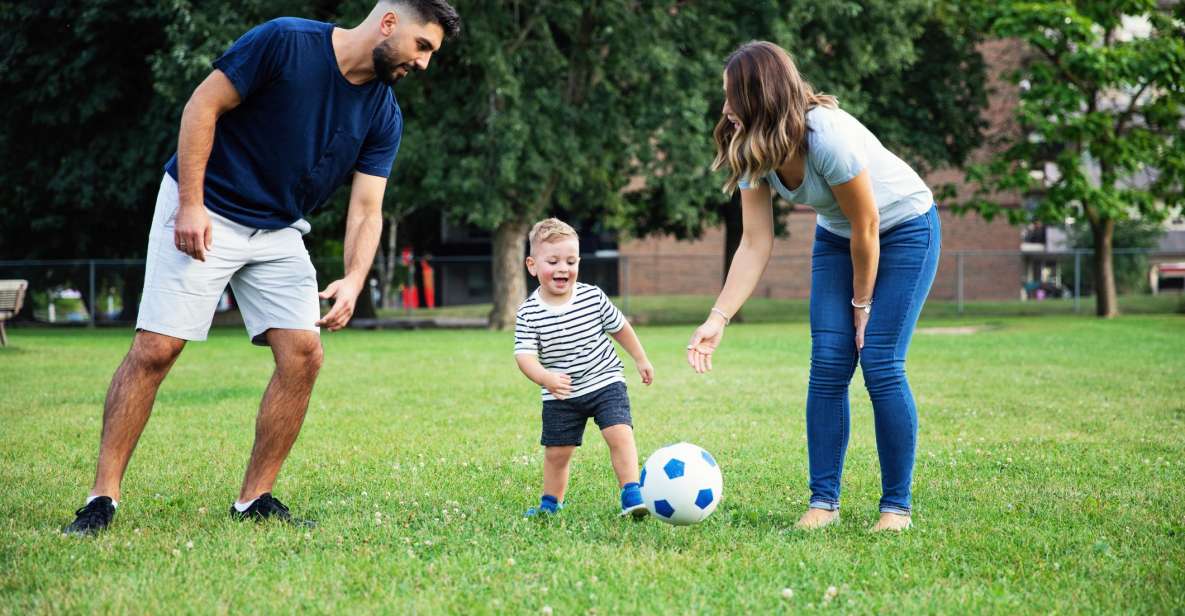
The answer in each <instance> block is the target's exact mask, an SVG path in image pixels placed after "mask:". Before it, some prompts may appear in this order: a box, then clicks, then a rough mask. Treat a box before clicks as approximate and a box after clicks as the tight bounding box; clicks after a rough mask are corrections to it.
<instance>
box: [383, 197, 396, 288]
mask: <svg viewBox="0 0 1185 616" xmlns="http://www.w3.org/2000/svg"><path fill="white" fill-rule="evenodd" d="M398 231H399V218H397V217H396V216H395V215H394V214H392V215H390V216H388V217H387V254H386V255H384V256H385V257H386V258H385V259H384V260H383V281H382V282H383V307H384V308H398V307H399V306H397V305H396V302H395V300H396V294H395V266H396V265H397V264H398V263H399V253H398V252H397V251H396V249H397V248H398V246H397V245H396V240H397V239H398V237H397V235H396V234H397V232H398Z"/></svg>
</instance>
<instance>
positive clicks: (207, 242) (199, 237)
mask: <svg viewBox="0 0 1185 616" xmlns="http://www.w3.org/2000/svg"><path fill="white" fill-rule="evenodd" d="M173 245H174V246H176V247H177V250H180V251H181V252H183V253H185V254H187V255H189V256H191V257H193V258H195V259H197V260H198V261H205V260H206V253H207V252H209V250H210V248H211V247H213V246H214V226H213V225H211V224H210V214H209V213H207V212H206V206H204V205H196V206H182V207H180V208H177V218H176V220H175V221H174V222H173Z"/></svg>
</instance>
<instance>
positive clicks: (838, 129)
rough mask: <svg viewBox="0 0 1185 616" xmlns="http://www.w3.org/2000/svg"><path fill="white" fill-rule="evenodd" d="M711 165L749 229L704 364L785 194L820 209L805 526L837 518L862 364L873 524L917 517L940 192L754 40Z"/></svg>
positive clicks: (729, 70)
mask: <svg viewBox="0 0 1185 616" xmlns="http://www.w3.org/2000/svg"><path fill="white" fill-rule="evenodd" d="M724 94H725V103H724V109H723V117H722V118H721V119H720V123H719V124H718V125H717V126H716V130H715V138H716V160H715V162H714V163H713V169H714V170H716V169H725V170H727V172H728V180H727V181H726V182H725V184H724V191H725V193H726V194H731V193H732V191H734V190H737V189H738V188H739V189H740V191H741V208H742V216H743V221H744V232H743V237H742V239H741V243H740V247H739V248H738V249H737V251H736V255H735V256H734V257H733V261H732V267H731V268H730V269H729V272H728V279H727V280H726V281H725V284H724V289H723V290H722V291H721V292H720V296H719V297H718V298H717V300H716V304H715V305H714V306H713V307H712V309H711V312H710V313H709V316H708V318H707V320H706V321H705V322H704V324H703V325H701V326H700V327H699V328H698V329H696V330H695V334H694V335H693V336H692V337H691V343H690V344H689V345H688V346H687V361H688V362H689V363H690V364H691V366H692V367H693V368H694V369H695V370H696V371H697V372H700V373H703V372H705V371H708V370H711V369H712V353H713V352H714V351H715V350H716V347H717V346H718V345H719V344H720V340H721V338H722V337H723V335H724V328H725V326H726V325H727V324H728V321H729V319H730V318H731V317H732V315H733V314H736V311H737V310H739V309H740V308H741V305H742V304H744V303H745V300H746V299H748V298H749V296H750V295H751V294H752V292H753V289H754V287H755V286H756V285H757V281H758V279H760V277H761V274H762V272H763V271H764V270H765V266H766V264H767V263H768V262H769V257H770V250H771V248H772V246H773V226H774V223H773V203H772V195H773V191H775V190H776V191H777V192H778V194H779V195H780V196H782V197H783V198H784V199H786V200H787V201H790V202H792V203H801V204H804V205H809V206H811V207H813V208H814V209H815V210H816V212H817V214H818V227H817V228H816V230H815V242H814V248H813V251H812V256H811V299H810V320H811V370H810V384H809V387H808V390H807V392H808V393H807V404H806V426H807V444H808V447H807V449H808V454H809V461H810V490H811V498H810V504H809V507H808V509H807V511H806V513H804V514H803V516H802V518H801V519H799V521H798V524H797V526H798V527H799V528H804V529H816V528H822V527H824V526H827V525H829V524H832V523H835V522H837V521H838V520H839V492H840V490H839V488H840V485H839V484H840V475H841V472H842V470H843V461H844V453H845V451H846V449H847V445H848V429H849V425H850V421H849V410H848V384H849V383H850V382H851V379H852V375H853V373H854V372H855V369H856V364H857V362H859V364H860V365H861V367H862V369H863V371H864V382H865V384H866V386H867V388H868V393H869V396H870V397H871V398H872V406H873V411H874V414H875V423H876V444H877V453H878V455H879V457H880V466H881V489H882V496H881V500H880V513H881V515H880V519H879V521H878V522H877V523H876V525H875V526H874V527H873V528H872V530H874V531H882V530H895V531H900V530H905V529H906V528H909V526H910V505H911V501H910V497H911V494H910V483H911V481H912V477H913V463H914V452H915V449H916V442H917V425H918V424H917V409H916V407H915V405H914V400H913V395H912V394H911V392H910V388H909V383H908V382H907V380H906V378H905V354H906V350H907V349H908V348H909V340H910V337H911V335H912V334H913V329H914V325H915V324H916V323H917V319H918V314H919V313H920V312H921V310H922V303H923V302H924V301H925V299H926V295H927V294H928V293H929V291H930V284H931V283H932V282H933V281H934V273H935V271H936V270H937V267H938V253H939V241H940V240H939V238H940V227H939V221H938V214H937V212H936V208H935V207H934V206H933V194H932V193H931V192H930V190H929V189H928V188H927V187H926V185H925V183H924V182H923V181H922V179H921V178H920V177H918V174H917V173H916V172H914V170H913V169H911V168H910V167H909V166H908V165H907V164H905V163H904V162H902V161H901V159H899V158H898V157H896V156H895V155H893V154H892V153H891V152H889V151H888V150H886V149H885V148H884V146H882V145H881V143H880V141H878V140H877V138H876V137H875V136H874V135H873V134H872V133H871V132H869V131H868V129H867V128H865V127H864V126H863V125H862V124H861V123H860V122H859V121H857V120H856V119H855V118H853V117H852V116H850V115H848V114H847V113H845V112H844V111H842V110H840V109H839V107H838V105H837V103H836V100H835V98H834V97H831V96H827V95H823V94H817V93H815V92H814V90H813V89H812V88H811V86H810V84H808V83H807V82H805V81H803V79H802V78H801V77H800V76H799V74H798V70H797V69H796V68H795V66H794V62H793V61H792V60H791V59H790V56H789V54H787V53H786V51H785V50H783V49H782V48H781V47H778V46H777V45H774V44H772V43H766V42H753V43H748V44H746V45H743V46H742V47H741V48H740V49H737V50H736V51H735V52H733V54H732V55H731V56H729V58H728V60H727V62H726V64H725V68H724Z"/></svg>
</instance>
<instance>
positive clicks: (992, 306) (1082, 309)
mask: <svg viewBox="0 0 1185 616" xmlns="http://www.w3.org/2000/svg"><path fill="white" fill-rule="evenodd" d="M714 300H715V297H714V296H702V295H640V296H634V297H630V298H621V297H617V298H614V302H615V303H616V304H617V305H618V306H619V307H621V309H622V310H624V311H625V312H626V313H627V314H628V315H629V317H630V319H631V320H633V321H634V322H635V323H641V324H646V325H676V324H678V325H682V324H688V323H694V324H699V323H700V322H701V321H702V320H703V318H704V313H705V312H707V310H708V308H710V307H711V306H712V302H713V301H714ZM1119 307H1120V310H1121V311H1122V312H1123V314H1129V315H1138V314H1144V315H1146V314H1185V295H1182V294H1180V293H1164V294H1161V295H1143V294H1140V295H1123V296H1120V297H1119ZM1094 309H1095V305H1094V298H1093V297H1084V298H1082V299H1081V301H1080V302H1079V305H1078V311H1077V313H1076V312H1075V309H1074V300H1073V299H1054V300H1045V301H1039V302H1038V301H1027V302H1022V301H996V302H987V301H976V302H967V303H965V304H964V305H963V312H962V314H960V313H959V305H958V303H957V302H951V301H938V300H929V301H927V302H926V308H925V311H924V312H923V314H922V317H923V318H926V319H965V318H996V317H1019V316H1075V315H1077V316H1087V315H1091V314H1094ZM489 313H490V305H489V304H471V305H465V306H448V307H445V308H434V309H417V310H411V311H404V310H388V309H383V310H380V311H379V315H380V316H383V317H388V318H390V317H402V316H416V317H428V316H439V317H464V318H485V317H486V316H488V315H489ZM744 319H745V321H747V322H749V323H787V322H791V323H793V322H804V323H805V322H806V321H807V319H808V313H807V301H806V300H801V299H770V298H765V297H755V298H752V299H750V300H749V301H748V302H746V303H745V310H744Z"/></svg>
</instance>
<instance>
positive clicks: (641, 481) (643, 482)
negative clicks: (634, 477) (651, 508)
mask: <svg viewBox="0 0 1185 616" xmlns="http://www.w3.org/2000/svg"><path fill="white" fill-rule="evenodd" d="M644 485H646V467H645V466H643V467H642V476H641V477H639V478H638V487H639V488H640V487H642V486H644Z"/></svg>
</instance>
